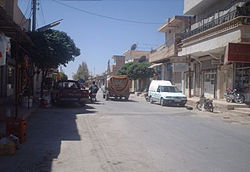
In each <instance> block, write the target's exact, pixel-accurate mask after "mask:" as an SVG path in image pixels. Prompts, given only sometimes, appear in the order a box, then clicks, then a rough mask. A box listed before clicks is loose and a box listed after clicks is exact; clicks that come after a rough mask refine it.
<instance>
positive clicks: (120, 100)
mask: <svg viewBox="0 0 250 172" xmlns="http://www.w3.org/2000/svg"><path fill="white" fill-rule="evenodd" d="M106 101H107V100H106ZM108 101H114V102H138V101H136V100H132V99H128V100H125V99H115V98H110V99H109V100H108Z"/></svg>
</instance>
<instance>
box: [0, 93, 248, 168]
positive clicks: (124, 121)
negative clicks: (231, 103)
mask: <svg viewBox="0 0 250 172" xmlns="http://www.w3.org/2000/svg"><path fill="white" fill-rule="evenodd" d="M98 98H99V102H97V103H95V104H88V106H86V107H85V108H82V107H79V106H78V105H64V106H60V107H53V108H49V109H39V110H38V112H37V113H36V114H34V115H33V116H32V117H31V119H30V120H29V121H28V124H29V126H28V136H27V139H28V140H27V142H26V143H25V144H24V145H23V146H22V148H21V149H20V150H18V152H17V154H16V155H14V156H5V157H0V171H1V172H2V171H3V172H9V171H15V172H16V171H17V172H26V171H32V172H33V171H43V172H45V171H53V172H71V171H74V172H102V171H104V172H133V171H134V172H168V171H169V172H236V171H237V172H248V171H249V169H250V125H242V124H240V123H229V122H226V121H223V120H221V118H218V117H216V115H215V116H213V115H212V116H211V115H210V114H209V113H204V112H199V113H197V112H196V111H190V110H187V109H186V108H182V107H161V106H159V105H155V104H149V103H147V102H145V101H144V100H143V99H142V98H136V97H134V98H132V99H130V101H129V102H125V101H120V102H119V101H108V102H107V101H104V100H103V99H102V98H101V97H98ZM13 164H15V165H14V166H13Z"/></svg>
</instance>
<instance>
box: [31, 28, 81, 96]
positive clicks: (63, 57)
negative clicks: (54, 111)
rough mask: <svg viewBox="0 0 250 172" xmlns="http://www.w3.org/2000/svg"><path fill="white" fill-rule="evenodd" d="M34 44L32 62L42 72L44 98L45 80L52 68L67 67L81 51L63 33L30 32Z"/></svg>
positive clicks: (50, 31)
mask: <svg viewBox="0 0 250 172" xmlns="http://www.w3.org/2000/svg"><path fill="white" fill-rule="evenodd" d="M29 36H30V38H31V40H32V42H33V43H34V47H33V49H32V50H33V51H32V54H31V60H32V62H34V64H35V65H36V66H37V67H38V69H39V70H41V72H42V83H41V97H42V96H43V85H44V79H45V77H46V76H47V73H48V71H49V70H50V69H51V68H58V66H60V65H64V66H65V65H66V64H67V63H68V62H70V61H73V60H74V59H75V57H77V56H79V55H80V49H79V48H77V47H76V45H75V43H74V41H73V40H72V39H71V38H70V37H69V36H68V35H67V34H66V33H65V32H62V31H57V30H51V29H50V30H47V31H44V32H30V33H29Z"/></svg>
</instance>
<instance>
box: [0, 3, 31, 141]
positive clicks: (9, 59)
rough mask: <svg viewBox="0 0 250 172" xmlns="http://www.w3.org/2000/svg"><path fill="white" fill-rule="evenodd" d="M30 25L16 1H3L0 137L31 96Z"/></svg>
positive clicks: (0, 7)
mask: <svg viewBox="0 0 250 172" xmlns="http://www.w3.org/2000/svg"><path fill="white" fill-rule="evenodd" d="M29 24H30V21H29V20H27V19H26V18H25V17H24V15H23V13H22V12H21V10H20V9H19V8H18V2H17V0H0V136H3V134H5V133H6V132H4V130H5V129H6V128H5V127H4V126H5V122H6V120H5V119H6V118H16V117H18V112H19V111H18V110H20V109H19V107H20V106H19V105H20V104H21V102H24V101H21V100H23V98H24V96H25V94H26V93H27V94H29V93H30V94H32V93H31V92H32V87H30V86H31V83H30V82H29V80H30V79H31V77H30V75H29V74H30V67H29V65H30V64H31V63H30V58H29V55H30V50H31V47H32V42H31V40H30V38H29V37H28V35H27V34H26V33H25V32H24V31H28V30H29ZM27 94H26V95H27Z"/></svg>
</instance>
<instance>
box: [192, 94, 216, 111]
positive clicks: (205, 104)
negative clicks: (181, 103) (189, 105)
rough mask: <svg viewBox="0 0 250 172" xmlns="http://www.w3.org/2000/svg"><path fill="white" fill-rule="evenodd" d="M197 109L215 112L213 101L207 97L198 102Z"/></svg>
mask: <svg viewBox="0 0 250 172" xmlns="http://www.w3.org/2000/svg"><path fill="white" fill-rule="evenodd" d="M196 108H197V109H198V110H199V111H202V108H204V109H205V110H207V111H209V112H213V111H214V105H213V100H211V99H207V98H206V97H204V96H201V97H200V100H199V101H198V102H196Z"/></svg>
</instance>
